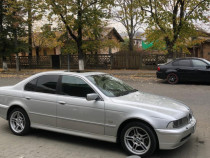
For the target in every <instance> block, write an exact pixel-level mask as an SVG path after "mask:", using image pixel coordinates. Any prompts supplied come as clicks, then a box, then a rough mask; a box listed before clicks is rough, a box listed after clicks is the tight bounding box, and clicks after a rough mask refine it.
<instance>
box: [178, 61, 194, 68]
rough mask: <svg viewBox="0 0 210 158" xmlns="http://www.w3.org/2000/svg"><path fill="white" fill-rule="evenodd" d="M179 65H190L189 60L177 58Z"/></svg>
mask: <svg viewBox="0 0 210 158" xmlns="http://www.w3.org/2000/svg"><path fill="white" fill-rule="evenodd" d="M179 66H185V67H190V66H191V64H190V60H179Z"/></svg>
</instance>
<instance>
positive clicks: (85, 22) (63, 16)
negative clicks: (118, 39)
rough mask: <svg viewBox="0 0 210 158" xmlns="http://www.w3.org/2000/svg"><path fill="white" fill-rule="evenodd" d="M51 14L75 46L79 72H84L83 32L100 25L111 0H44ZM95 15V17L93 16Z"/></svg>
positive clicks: (84, 33)
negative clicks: (55, 17) (62, 26)
mask: <svg viewBox="0 0 210 158" xmlns="http://www.w3.org/2000/svg"><path fill="white" fill-rule="evenodd" d="M46 2H47V4H48V5H49V6H50V7H51V9H52V11H53V14H55V15H57V16H58V17H59V20H61V21H62V22H63V24H64V25H65V28H66V30H67V32H68V34H69V35H70V37H71V38H72V40H74V41H75V43H76V45H77V51H78V56H79V70H84V52H83V49H82V46H83V37H84V36H86V37H87V36H88V35H86V32H85V30H87V29H88V30H91V29H93V28H94V27H97V26H98V25H100V24H101V22H102V18H105V17H106V16H107V14H108V13H107V12H106V9H107V7H108V6H109V5H110V4H112V1H111V0H62V1H61V0H46ZM95 15H96V16H95Z"/></svg>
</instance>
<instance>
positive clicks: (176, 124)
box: [167, 119, 182, 129]
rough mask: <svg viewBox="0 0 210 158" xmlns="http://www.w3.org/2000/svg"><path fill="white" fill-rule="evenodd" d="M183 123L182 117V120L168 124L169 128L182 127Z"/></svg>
mask: <svg viewBox="0 0 210 158" xmlns="http://www.w3.org/2000/svg"><path fill="white" fill-rule="evenodd" d="M181 124H182V121H181V119H180V120H176V121H172V122H170V123H169V124H168V125H167V128H168V129H173V128H178V127H180V126H181Z"/></svg>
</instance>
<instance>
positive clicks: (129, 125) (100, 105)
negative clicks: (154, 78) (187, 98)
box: [0, 71, 196, 157]
mask: <svg viewBox="0 0 210 158" xmlns="http://www.w3.org/2000/svg"><path fill="white" fill-rule="evenodd" d="M0 116H1V117H2V118H4V119H6V120H8V122H9V127H10V129H11V131H12V132H13V133H14V134H16V135H25V134H27V133H28V132H29V130H30V128H39V129H44V130H49V131H55V132H60V133H66V134H71V135H77V136H81V137H88V138H93V139H98V140H104V141H109V142H120V143H121V145H122V147H123V148H124V149H125V151H127V152H128V153H130V154H132V155H133V154H135V155H140V156H142V157H143V156H149V155H151V154H152V153H153V152H154V151H155V150H156V149H157V147H159V148H160V149H174V148H177V147H179V146H181V145H182V144H184V143H185V142H186V141H187V140H188V139H189V138H190V136H191V134H193V133H194V131H195V125H196V120H195V118H194V117H193V113H192V111H191V110H190V108H189V107H187V106H186V105H184V104H183V103H180V102H178V101H175V100H172V99H169V98H166V97H161V96H156V95H152V94H146V93H143V92H140V91H138V90H136V89H133V88H132V87H130V86H128V85H127V84H125V83H124V82H123V81H121V80H119V79H117V78H115V77H113V76H111V75H108V74H105V73H97V72H85V73H74V72H65V71H52V72H44V73H39V74H36V75H34V76H31V77H29V78H27V79H25V80H23V81H21V82H20V83H18V84H16V85H14V86H7V87H1V88H0Z"/></svg>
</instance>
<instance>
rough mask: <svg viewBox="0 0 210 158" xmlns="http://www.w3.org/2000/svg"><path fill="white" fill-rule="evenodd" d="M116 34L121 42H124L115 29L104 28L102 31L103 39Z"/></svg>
mask: <svg viewBox="0 0 210 158" xmlns="http://www.w3.org/2000/svg"><path fill="white" fill-rule="evenodd" d="M112 33H113V34H114V35H115V36H116V37H117V39H118V40H119V41H120V42H124V39H123V38H122V36H121V35H120V34H119V33H118V32H117V30H116V29H115V28H114V27H104V28H103V31H102V38H105V37H109V36H111V34H112Z"/></svg>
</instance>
